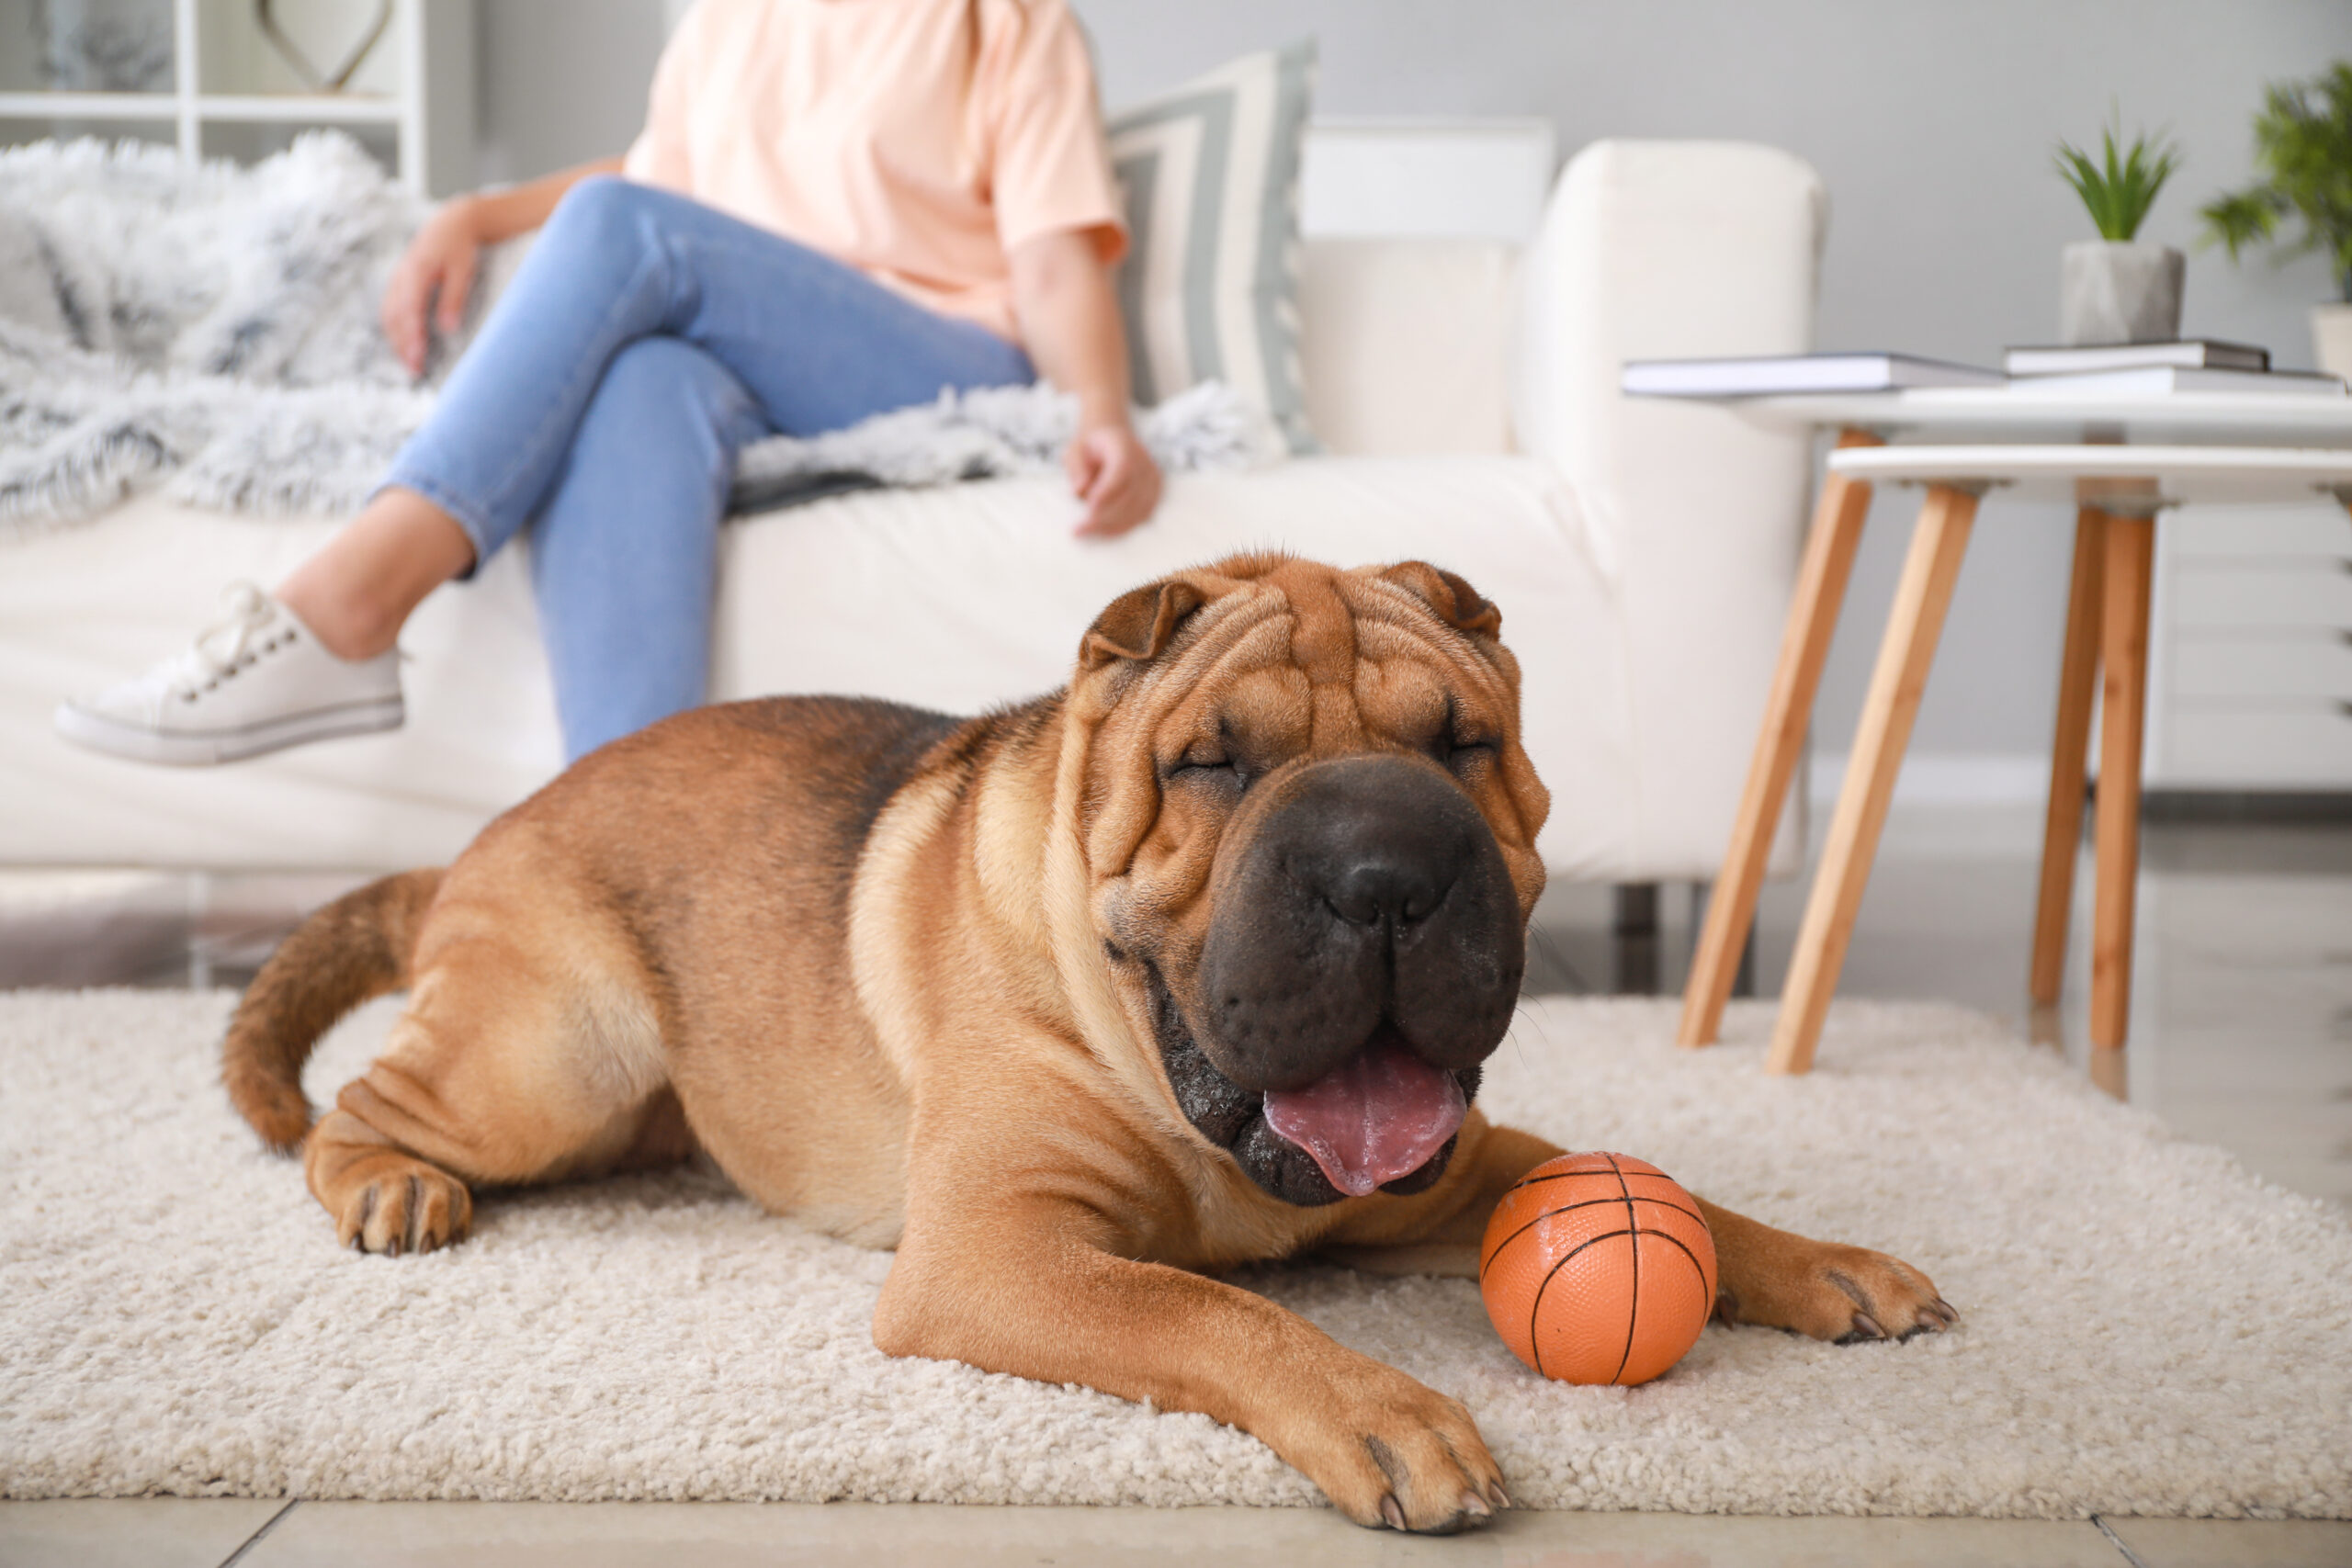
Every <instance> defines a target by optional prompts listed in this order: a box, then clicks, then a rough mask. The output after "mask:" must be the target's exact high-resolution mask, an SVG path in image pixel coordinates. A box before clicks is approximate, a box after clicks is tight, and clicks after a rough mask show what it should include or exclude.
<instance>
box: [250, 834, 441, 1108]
mask: <svg viewBox="0 0 2352 1568" xmlns="http://www.w3.org/2000/svg"><path fill="white" fill-rule="evenodd" d="M440 886H441V868H440V867H438V866H434V867H430V868H428V869H426V870H424V871H404V872H401V874H398V875H396V876H387V877H385V878H384V879H383V880H381V881H379V882H371V883H369V884H368V886H365V887H362V888H359V889H358V890H356V892H351V893H346V894H345V895H344V896H343V897H340V898H338V899H336V900H335V901H334V903H332V904H329V905H328V906H327V907H326V908H323V909H321V910H320V911H319V912H318V913H316V914H314V915H312V916H311V918H310V919H307V920H304V921H303V922H302V923H301V924H300V926H298V927H296V928H295V931H294V934H293V935H292V936H289V937H288V938H287V939H286V940H285V941H284V942H281V943H279V944H278V949H277V952H276V953H271V954H270V955H269V962H268V963H266V964H263V965H262V966H261V973H260V974H259V975H256V976H254V983H253V984H252V985H251V986H248V987H246V988H245V996H244V999H243V1001H241V1002H239V1003H238V1004H237V1016H236V1017H235V1018H233V1019H232V1020H230V1021H229V1036H228V1038H227V1039H226V1040H224V1041H222V1042H221V1044H220V1081H221V1082H222V1083H223V1084H225V1085H226V1086H228V1089H229V1098H230V1100H232V1101H234V1102H235V1104H236V1107H237V1110H238V1112H239V1113H240V1114H242V1115H243V1117H244V1119H245V1120H246V1121H248V1122H252V1123H253V1127H254V1132H256V1133H259V1134H261V1136H262V1142H264V1143H266V1144H267V1145H269V1146H270V1147H271V1148H273V1149H276V1150H277V1152H278V1153H280V1154H287V1153H290V1152H292V1150H293V1149H294V1147H295V1146H296V1145H299V1144H300V1143H301V1141H302V1137H303V1134H306V1133H308V1132H309V1131H310V1130H311V1102H310V1101H309V1100H306V1099H304V1098H303V1095H302V1064H303V1063H304V1062H307V1061H309V1060H310V1058H311V1047H312V1046H314V1045H316V1044H317V1043H319V1038H320V1036H322V1035H323V1034H324V1033H326V1032H327V1031H328V1030H330V1029H333V1028H334V1025H335V1022H336V1021H337V1020H339V1019H341V1018H342V1017H343V1015H344V1014H345V1013H347V1012H349V1011H350V1010H352V1009H353V1008H356V1007H357V1006H358V1005H359V1004H360V1003H361V1002H364V1001H367V1000H368V998H372V997H380V996H382V995H383V994H384V993H385V992H387V991H396V990H398V989H400V988H401V986H402V985H404V984H406V983H407V980H408V964H409V957H410V955H411V954H412V953H414V952H415V951H416V931H417V926H418V923H419V917H421V916H422V915H423V914H424V909H425V906H426V905H428V904H430V903H432V902H433V895H434V894H435V892H436V891H437V890H438V889H439V888H440Z"/></svg>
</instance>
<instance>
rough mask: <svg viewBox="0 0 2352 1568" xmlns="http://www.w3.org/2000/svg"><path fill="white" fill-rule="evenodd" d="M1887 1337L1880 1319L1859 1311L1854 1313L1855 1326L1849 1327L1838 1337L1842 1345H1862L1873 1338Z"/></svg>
mask: <svg viewBox="0 0 2352 1568" xmlns="http://www.w3.org/2000/svg"><path fill="white" fill-rule="evenodd" d="M1885 1337H1886V1330H1885V1329H1884V1328H1883V1327H1882V1326H1881V1325H1880V1324H1879V1321H1878V1319H1876V1318H1874V1317H1872V1316H1871V1314H1868V1313H1866V1312H1858V1313H1856V1314H1854V1326H1853V1327H1852V1328H1850V1329H1849V1330H1848V1331H1847V1332H1846V1333H1844V1334H1841V1335H1839V1336H1838V1344H1840V1345H1860V1344H1865V1343H1867V1342H1868V1341H1870V1340H1872V1339H1883V1338H1885Z"/></svg>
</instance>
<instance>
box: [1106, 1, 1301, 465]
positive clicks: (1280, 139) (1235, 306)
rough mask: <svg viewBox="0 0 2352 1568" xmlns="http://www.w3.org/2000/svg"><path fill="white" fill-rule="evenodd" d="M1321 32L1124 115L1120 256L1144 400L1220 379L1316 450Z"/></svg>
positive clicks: (1115, 141)
mask: <svg viewBox="0 0 2352 1568" xmlns="http://www.w3.org/2000/svg"><path fill="white" fill-rule="evenodd" d="M1314 76H1315V45H1314V43H1313V41H1312V40H1308V41H1306V42H1301V43H1295V44H1293V45H1291V46H1290V47H1289V48H1287V49H1280V50H1272V51H1267V52H1266V53H1263V54H1252V55H1249V56H1246V57H1245V58H1243V59H1240V60H1237V61H1235V62H1232V63H1231V64H1229V65H1226V66H1223V67H1220V68H1219V69H1217V70H1216V71H1212V72H1210V73H1208V74H1207V75H1205V76H1201V77H1197V78H1195V79H1194V80H1193V81H1191V82H1188V83H1186V84H1185V85H1182V86H1181V87H1178V88H1176V89H1174V90H1173V91H1171V92H1170V93H1167V94H1165V95H1163V96H1159V97H1157V98H1154V99H1152V100H1151V101H1150V102H1148V103H1144V104H1138V105H1136V107H1133V108H1130V109H1127V110H1125V111H1124V112H1122V113H1120V114H1117V115H1114V116H1113V117H1111V118H1110V120H1109V123H1108V125H1107V127H1106V130H1108V132H1109V136H1110V143H1111V163H1112V165H1113V167H1114V169H1116V170H1117V172H1118V176H1119V181H1120V185H1121V186H1122V188H1123V189H1124V191H1125V199H1126V218H1127V231H1128V233H1129V235H1130V237H1131V244H1130V247H1129V249H1128V252H1127V257H1126V260H1125V263H1123V264H1122V265H1121V266H1120V269H1119V309H1120V310H1121V312H1122V314H1123V315H1125V318H1126V328H1127V342H1128V344H1129V345H1130V353H1131V355H1132V356H1133V359H1134V381H1135V396H1136V401H1137V402H1138V403H1140V404H1142V405H1144V406H1145V407H1147V408H1148V407H1149V406H1151V405H1152V404H1154V403H1157V402H1159V401H1160V400H1163V399H1165V398H1168V397H1170V396H1172V395H1173V394H1175V393H1177V392H1181V391H1182V390H1183V389H1185V388H1187V387H1190V386H1193V384H1195V383H1196V382H1200V381H1206V380H1211V379H1216V380H1221V381H1223V382H1225V383H1226V384H1227V385H1228V386H1230V387H1232V388H1233V389H1234V390H1236V391H1237V392H1238V393H1240V394H1241V395H1242V396H1243V397H1244V398H1246V399H1247V400H1250V402H1252V403H1254V404H1256V405H1258V406H1259V407H1261V408H1262V409H1264V410H1265V411H1266V412H1267V413H1268V414H1269V415H1271V416H1272V419H1273V421H1274V423H1275V424H1276V425H1277V426H1279V427H1280V429H1281V430H1282V433H1283V440H1284V441H1286V442H1287V443H1288V444H1289V446H1290V449H1291V450H1292V451H1293V452H1311V451H1314V450H1315V449H1316V442H1315V436H1314V433H1313V432H1312V431H1310V430H1309V429H1308V428H1307V423H1306V393H1305V390H1304V389H1303V387H1302V386H1301V378H1300V373H1299V356H1298V162H1299V146H1300V142H1301V141H1302V140H1303V138H1304V136H1305V134H1306V111H1307V98H1308V94H1309V92H1310V89H1311V88H1312V86H1313V83H1314Z"/></svg>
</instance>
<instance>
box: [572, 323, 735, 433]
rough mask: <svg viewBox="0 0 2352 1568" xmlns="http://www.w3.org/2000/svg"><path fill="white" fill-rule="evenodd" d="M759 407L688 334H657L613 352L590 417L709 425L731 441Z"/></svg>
mask: <svg viewBox="0 0 2352 1568" xmlns="http://www.w3.org/2000/svg"><path fill="white" fill-rule="evenodd" d="M755 410H756V404H754V402H753V401H752V395H751V393H750V392H749V391H747V390H746V389H744V386H743V384H742V383H741V381H739V380H737V379H736V378H735V374H734V372H732V371H730V370H729V369H728V368H727V367H726V366H724V365H722V364H720V363H719V362H718V359H717V357H715V356H714V355H711V354H709V353H708V352H707V351H705V350H703V349H701V348H697V347H695V345H694V344H691V343H688V342H687V341H686V340H685V339H684V338H679V337H672V336H670V335H668V334H667V333H659V334H656V335H654V336H651V337H641V338H639V339H638V340H637V341H636V342H634V343H631V344H628V345H627V346H625V347H623V348H622V349H621V351H620V352H619V353H618V354H616V355H613V358H612V362H611V363H610V364H608V365H606V366H605V374H604V378H603V379H602V380H600V381H599V382H598V383H597V385H596V393H595V396H594V398H593V399H592V400H590V403H589V410H588V417H589V418H590V419H591V420H593V421H596V422H599V423H603V422H609V421H614V420H618V421H620V422H622V423H624V424H625V425H626V426H627V427H628V428H633V429H643V430H663V431H671V432H674V431H675V430H676V429H677V428H678V427H679V425H680V424H681V423H684V424H685V425H687V426H689V427H691V428H695V429H705V428H707V429H708V430H710V431H711V432H713V433H714V434H717V435H718V436H719V437H720V438H721V439H723V440H725V441H726V442H727V443H728V445H729V446H732V445H733V444H734V442H735V441H736V440H738V439H740V438H741V433H742V431H743V429H744V428H745V425H746V420H747V416H750V415H751V414H752V413H753V412H755Z"/></svg>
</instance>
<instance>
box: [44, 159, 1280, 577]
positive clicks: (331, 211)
mask: <svg viewBox="0 0 2352 1568" xmlns="http://www.w3.org/2000/svg"><path fill="white" fill-rule="evenodd" d="M424 211H425V209H424V203H423V202H421V201H420V200H418V199H417V198H416V197H413V196H411V195H410V194H408V193H407V192H406V191H404V190H402V189H401V188H400V187H399V186H397V185H395V184H393V183H392V182H391V181H390V179H388V178H387V177H386V176H385V175H384V174H383V172H382V171H381V170H380V169H379V167H378V166H377V165H376V164H374V163H373V162H372V161H371V160H370V159H369V158H368V156H367V154H366V153H365V152H362V151H361V150H360V148H359V147H358V145H357V144H356V143H355V142H353V141H350V140H349V139H348V138H347V137H345V136H343V135H340V134H338V133H334V132H318V133H312V134H310V135H306V136H304V137H302V138H301V139H300V140H299V141H296V142H295V144H294V146H293V147H292V148H291V149H290V150H288V152H283V153H280V154H278V155H277V156H276V157H273V158H270V159H268V160H266V162H264V163H261V164H256V165H254V167H252V168H239V167H238V166H236V165H235V164H230V163H226V162H219V163H210V164H204V165H202V166H201V167H190V166H188V165H186V164H182V163H181V162H180V161H179V160H178V158H177V156H176V155H175V153H174V152H172V151H171V150H170V149H168V148H163V147H155V146H149V145H142V144H138V143H130V142H125V143H121V144H119V145H116V146H107V145H105V144H102V143H99V142H96V141H75V142H71V143H62V144H61V143H57V142H42V143H39V144H36V145H34V146H29V147H24V148H18V149H15V150H11V151H7V152H0V537H5V536H8V535H11V534H21V533H25V532H28V531H30V530H34V529H39V528H43V527H48V526H53V525H58V524H62V523H67V522H73V521H76V520H79V519H82V518H85V517H88V516H90V515H92V514H94V513H97V512H99V511H102V510H104V509H105V508H107V507H108V506H110V505H112V504H114V503H115V502H118V501H119V500H121V499H123V498H124V497H125V496H127V495H130V494H131V493H132V492H134V491H141V490H144V489H148V488H152V487H155V486H162V487H164V490H165V491H166V493H167V494H169V495H170V496H171V497H172V498H173V499H174V500H176V501H182V502H187V503H189V504H192V505H197V506H204V507H211V508H216V509H220V510H224V511H233V512H244V513H260V514H277V515H287V514H304V513H312V514H314V513H322V512H328V513H331V512H341V511H348V510H350V509H352V508H354V507H356V506H357V505H358V504H359V503H360V502H363V501H364V500H365V499H366V498H367V495H368V491H370V490H371V489H373V488H374V486H375V485H376V483H377V482H378V481H379V479H380V478H381V476H382V474H383V472H384V469H385V468H386V467H387V465H388V464H389V463H390V460H391V457H392V456H393V454H394V453H395V452H396V451H398V450H399V447H400V445H401V442H403V441H404V440H406V439H407V438H408V436H409V435H410V434H412V433H413V432H414V431H415V430H416V428H417V427H418V425H420V424H421V423H424V418H425V416H426V415H427V414H428V413H430V412H432V408H433V402H434V388H435V385H436V384H437V380H438V378H439V374H440V371H441V369H442V368H443V367H446V366H447V363H448V362H450V361H451V360H453V359H454V358H455V357H456V355H457V353H458V352H459V351H462V349H463V346H464V342H463V340H462V339H460V340H459V341H458V342H457V343H454V344H445V345H443V347H442V352H441V353H440V354H439V355H437V357H436V361H435V367H434V371H433V374H432V375H431V376H429V377H428V378H427V380H426V382H425V384H424V385H423V386H417V385H414V384H413V383H411V381H410V380H409V378H408V375H407V372H406V371H405V369H403V368H402V367H401V364H400V363H399V361H398V360H396V359H395V358H394V357H393V356H392V354H391V350H390V346H389V345H388V344H386V343H385V341H384V338H383V334H382V333H381V332H380V330H379V328H378V326H377V303H378V300H379V298H380V296H381V294H382V291H383V288H384V285H385V282H386V280H387V278H388V277H389V276H390V271H391V268H392V265H393V264H394V262H396V261H397V260H398V258H399V256H400V254H401V249H402V247H403V246H404V245H405V244H406V243H407V242H408V238H409V235H410V234H411V233H412V232H413V231H414V230H415V227H416V225H417V223H418V222H419V221H420V220H422V218H423V217H424ZM507 249H508V250H509V251H510V252H512V253H514V254H509V255H506V256H504V257H502V258H493V260H492V264H491V265H489V266H488V267H486V268H485V276H484V282H483V286H482V288H481V291H480V292H481V294H482V295H483V296H484V297H485V298H486V297H488V296H489V295H491V294H492V293H493V292H494V290H495V288H496V287H497V286H498V285H499V284H500V283H501V282H502V281H503V278H504V277H505V276H511V274H512V272H513V268H514V263H515V261H516V260H517V259H519V254H520V253H519V249H518V248H517V247H507ZM1074 414H1075V408H1074V404H1073V403H1072V402H1071V400H1069V399H1067V398H1064V397H1062V396H1060V395H1058V394H1057V393H1055V392H1054V391H1053V390H1052V389H1049V388H1046V387H1042V386H1040V387H1035V388H1030V387H1020V388H1004V389H990V390H986V391H979V392H973V393H969V394H966V395H963V396H956V395H955V394H953V393H943V395H942V396H941V398H940V400H939V401H938V402H936V403H933V404H924V405H922V406H919V407H917V408H913V409H908V410H902V411H899V412H895V413H888V414H884V415H880V416H878V417H876V418H875V419H871V420H868V421H865V423H861V424H858V425H855V426H854V427H852V428H850V429H847V430H842V431H836V432H833V433H831V434H825V435H820V436H817V437H814V438H812V439H809V440H796V439H794V438H791V437H788V436H777V437H774V438H771V439H769V440H766V441H763V442H761V443H759V444H758V445H756V446H752V447H751V448H749V449H748V450H747V451H746V452H745V453H744V454H743V457H742V460H741V468H740V473H739V479H738V486H737V492H736V503H737V506H738V508H739V509H741V510H757V509H759V508H762V507H766V506H775V505H782V504H786V503H787V502H793V501H798V500H806V499H809V498H810V497H812V496H814V495H819V494H825V493H830V492H831V491H838V490H842V489H847V488H854V487H857V486H862V485H868V484H892V485H926V484H942V483H947V482H951V481H954V480H956V479H972V478H980V477H984V476H988V475H995V474H1007V473H1021V472H1031V471H1036V470H1040V469H1044V468H1049V467H1051V466H1052V465H1053V464H1054V462H1055V461H1056V459H1057V456H1058V454H1059V451H1060V448H1061V446H1062V444H1063V442H1064V441H1065V440H1066V439H1067V438H1068V436H1069V432H1070V428H1071V425H1072V422H1073V419H1074ZM1139 429H1140V431H1141V433H1142V434H1143V437H1144V440H1145V442H1146V443H1147V445H1148V446H1150V447H1151V449H1152V451H1153V453H1154V455H1155V456H1156V457H1158V458H1159V461H1160V463H1161V465H1162V466H1163V467H1164V468H1168V469H1170V470H1171V471H1178V472H1181V471H1185V470H1190V469H1201V468H1238V467H1248V466H1251V465H1254V464H1256V463H1258V462H1261V461H1265V460H1268V459H1270V458H1271V457H1272V456H1274V455H1276V454H1278V453H1279V452H1280V451H1281V449H1282V443H1281V439H1280V437H1279V435H1278V434H1276V432H1275V431H1274V430H1273V428H1272V424H1271V423H1270V422H1269V421H1268V420H1267V419H1266V418H1265V416H1264V415H1263V414H1262V413H1261V412H1259V411H1257V410H1255V409H1253V408H1251V407H1250V406H1249V405H1247V404H1245V403H1243V402H1242V401H1241V400H1240V399H1238V397H1236V396H1235V395H1234V394H1233V393H1232V392H1231V391H1229V390H1228V389H1226V388H1224V387H1222V386H1218V385H1216V384H1208V385H1204V386H1201V387H1196V388H1194V389H1193V390H1192V391H1190V392H1187V393H1184V394H1182V396H1180V397H1177V398H1173V399H1170V400H1169V401H1168V402H1166V403H1164V404H1162V405H1161V406H1160V407H1159V408H1158V409H1155V410H1152V411H1150V412H1148V414H1146V415H1145V416H1144V417H1143V419H1142V421H1141V423H1140V425H1139Z"/></svg>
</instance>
